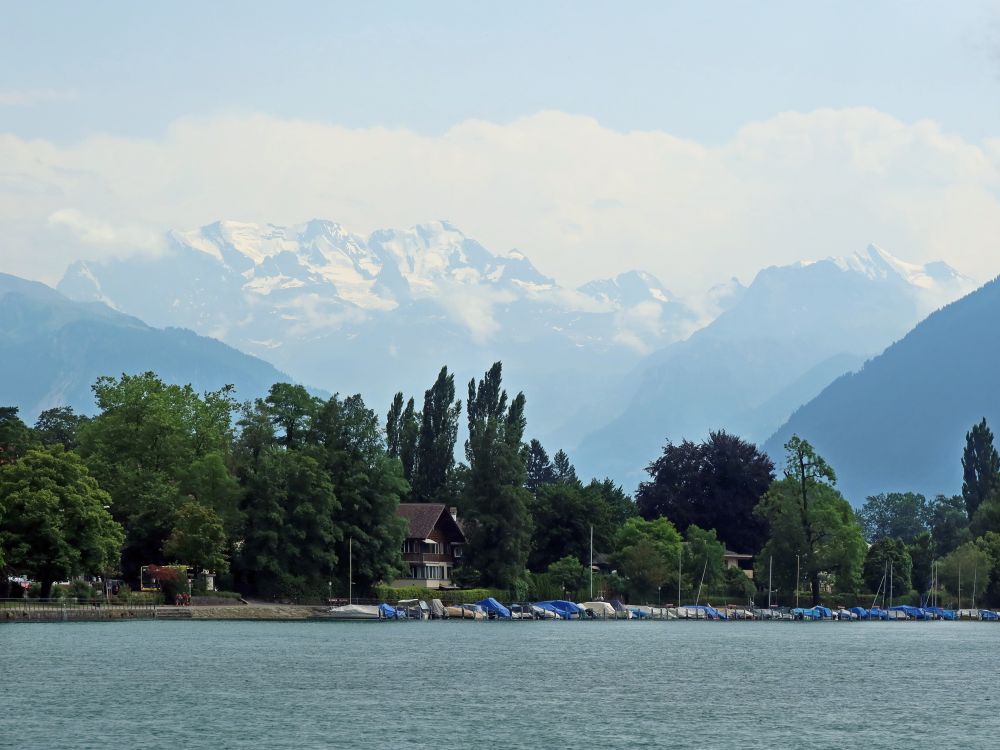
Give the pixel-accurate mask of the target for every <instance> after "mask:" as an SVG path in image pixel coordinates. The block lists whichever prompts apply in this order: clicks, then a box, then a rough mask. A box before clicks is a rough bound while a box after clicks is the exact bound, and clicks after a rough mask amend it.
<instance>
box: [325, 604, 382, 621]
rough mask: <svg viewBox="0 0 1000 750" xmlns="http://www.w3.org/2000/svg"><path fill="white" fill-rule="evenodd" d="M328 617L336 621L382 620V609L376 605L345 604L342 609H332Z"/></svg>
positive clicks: (328, 611) (328, 612) (327, 612)
mask: <svg viewBox="0 0 1000 750" xmlns="http://www.w3.org/2000/svg"><path fill="white" fill-rule="evenodd" d="M326 616H327V617H330V618H332V619H334V620H379V619H382V613H381V611H380V608H379V607H378V606H376V605H374V604H344V605H342V606H340V607H330V608H329V609H328V610H327V611H326Z"/></svg>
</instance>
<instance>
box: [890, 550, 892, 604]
mask: <svg viewBox="0 0 1000 750" xmlns="http://www.w3.org/2000/svg"><path fill="white" fill-rule="evenodd" d="M889 609H892V560H890V561H889Z"/></svg>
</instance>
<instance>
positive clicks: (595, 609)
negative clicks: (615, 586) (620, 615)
mask: <svg viewBox="0 0 1000 750" xmlns="http://www.w3.org/2000/svg"><path fill="white" fill-rule="evenodd" d="M577 606H578V607H580V609H582V610H583V611H584V612H586V613H587V614H588V616H590V617H596V618H600V619H602V620H606V619H614V616H615V608H614V607H612V606H611V605H610V604H609V603H608V602H583V603H581V604H578V605H577Z"/></svg>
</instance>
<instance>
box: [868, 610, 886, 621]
mask: <svg viewBox="0 0 1000 750" xmlns="http://www.w3.org/2000/svg"><path fill="white" fill-rule="evenodd" d="M868 618H869V619H871V620H888V619H889V613H888V611H886V610H884V609H881V608H880V607H872V608H871V609H870V610H869V611H868Z"/></svg>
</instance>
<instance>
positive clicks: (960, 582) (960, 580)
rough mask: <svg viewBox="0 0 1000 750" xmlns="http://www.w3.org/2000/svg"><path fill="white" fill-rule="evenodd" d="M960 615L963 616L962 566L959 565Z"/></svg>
mask: <svg viewBox="0 0 1000 750" xmlns="http://www.w3.org/2000/svg"><path fill="white" fill-rule="evenodd" d="M958 616H959V619H961V617H962V566H961V565H959V566H958Z"/></svg>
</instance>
